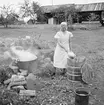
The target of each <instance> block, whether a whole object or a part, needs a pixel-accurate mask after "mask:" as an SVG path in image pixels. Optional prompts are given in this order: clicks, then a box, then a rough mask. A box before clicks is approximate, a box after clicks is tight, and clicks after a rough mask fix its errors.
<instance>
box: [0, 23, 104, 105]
mask: <svg viewBox="0 0 104 105" xmlns="http://www.w3.org/2000/svg"><path fill="white" fill-rule="evenodd" d="M74 27H75V28H76V30H73V31H72V33H73V35H74V37H73V38H72V50H73V51H74V52H75V53H76V54H77V55H80V56H83V55H84V56H86V58H87V61H88V63H90V64H91V66H92V68H93V71H96V74H97V79H98V80H99V83H101V86H102V89H103V90H102V91H101V92H99V97H100V98H101V99H102V100H103V102H104V98H103V97H104V94H103V92H104V88H103V86H104V80H103V78H104V27H99V24H97V25H96V24H92V25H89V24H87V25H86V24H81V25H79V24H76V25H74ZM79 27H81V28H79ZM83 29H84V30H83ZM85 29H87V30H85ZM58 30H59V26H55V25H34V26H30V25H29V26H22V25H21V26H15V27H13V28H12V27H11V28H8V29H4V28H2V27H0V37H9V38H13V37H14V38H16V37H19V36H21V37H25V36H28V35H29V36H35V35H41V37H40V38H41V39H43V40H49V41H53V40H54V38H53V37H54V35H55V33H56V32H57V31H58ZM61 82H63V83H65V81H64V80H63V81H61ZM63 83H60V84H61V85H63ZM67 83H68V82H67ZM64 86H66V84H65V85H64ZM46 89H47V88H46ZM45 92H47V91H45ZM100 93H102V94H100ZM43 94H44V93H43ZM40 95H41V94H40ZM96 105H98V104H96ZM99 105H100V104H99Z"/></svg>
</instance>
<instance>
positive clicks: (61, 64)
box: [53, 31, 73, 68]
mask: <svg viewBox="0 0 104 105" xmlns="http://www.w3.org/2000/svg"><path fill="white" fill-rule="evenodd" d="M71 37H73V34H72V33H71V32H68V31H66V33H65V34H64V33H63V32H61V31H59V32H57V34H56V35H55V36H54V38H56V39H58V40H60V41H61V43H62V45H63V46H64V47H65V48H66V49H67V50H69V38H71ZM67 58H68V53H67V52H66V51H65V50H64V49H63V48H61V47H60V45H59V44H58V43H57V46H56V49H55V52H54V62H53V65H54V67H57V68H66V64H67Z"/></svg>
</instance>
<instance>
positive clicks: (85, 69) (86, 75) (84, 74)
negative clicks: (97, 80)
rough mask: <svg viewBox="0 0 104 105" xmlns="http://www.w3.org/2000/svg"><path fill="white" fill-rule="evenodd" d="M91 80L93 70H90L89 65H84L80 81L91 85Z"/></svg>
mask: <svg viewBox="0 0 104 105" xmlns="http://www.w3.org/2000/svg"><path fill="white" fill-rule="evenodd" d="M93 78H94V72H93V69H92V67H91V65H89V64H87V63H86V64H85V65H84V66H83V67H82V79H83V81H85V82H86V83H88V84H91V83H92V82H93Z"/></svg>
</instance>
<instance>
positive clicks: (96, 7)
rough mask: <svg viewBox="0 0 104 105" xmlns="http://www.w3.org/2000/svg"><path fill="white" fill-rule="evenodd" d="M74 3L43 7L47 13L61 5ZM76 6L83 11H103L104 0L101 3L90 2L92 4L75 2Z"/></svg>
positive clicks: (68, 5)
mask: <svg viewBox="0 0 104 105" xmlns="http://www.w3.org/2000/svg"><path fill="white" fill-rule="evenodd" d="M71 5H73V4H64V5H49V6H42V9H43V11H44V12H45V13H50V12H51V11H53V10H55V9H57V8H59V7H65V6H66V7H70V6H71ZM75 7H76V8H77V9H78V8H80V9H81V11H82V12H87V11H102V10H104V2H101V3H90V4H75Z"/></svg>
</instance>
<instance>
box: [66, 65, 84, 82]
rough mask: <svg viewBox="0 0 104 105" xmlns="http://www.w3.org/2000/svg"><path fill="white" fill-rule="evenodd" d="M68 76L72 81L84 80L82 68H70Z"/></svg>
mask: <svg viewBox="0 0 104 105" xmlns="http://www.w3.org/2000/svg"><path fill="white" fill-rule="evenodd" d="M67 75H68V79H69V80H71V81H81V80H82V72H81V67H71V66H68V67H67Z"/></svg>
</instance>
